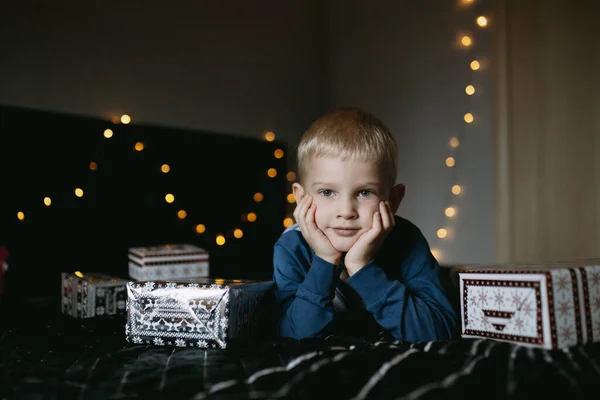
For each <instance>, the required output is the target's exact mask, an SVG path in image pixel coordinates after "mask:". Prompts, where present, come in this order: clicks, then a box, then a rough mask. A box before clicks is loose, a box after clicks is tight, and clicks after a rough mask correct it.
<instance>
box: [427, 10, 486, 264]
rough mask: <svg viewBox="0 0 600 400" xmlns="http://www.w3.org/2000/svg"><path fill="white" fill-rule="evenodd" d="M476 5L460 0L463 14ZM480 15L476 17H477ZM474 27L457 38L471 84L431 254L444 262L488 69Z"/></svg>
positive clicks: (480, 23) (453, 141)
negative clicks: (465, 150)
mask: <svg viewBox="0 0 600 400" xmlns="http://www.w3.org/2000/svg"><path fill="white" fill-rule="evenodd" d="M475 3H476V0H459V4H458V5H459V6H460V8H462V9H463V10H468V9H469V8H470V7H472V6H473V5H474V4H475ZM474 15H476V14H474ZM473 22H474V25H473V27H474V28H475V29H486V28H488V27H489V23H490V21H489V17H487V16H485V15H476V16H475V18H474V21H473ZM473 32H474V31H473V29H472V27H469V28H468V29H467V30H466V31H465V32H459V33H458V35H457V48H458V49H459V50H461V51H462V52H464V53H465V54H466V56H467V57H468V63H465V66H467V65H468V68H469V72H470V74H469V82H468V84H467V85H466V86H465V88H464V95H466V96H467V102H466V104H467V109H466V110H465V111H464V114H463V116H462V120H463V123H462V124H461V128H462V129H460V130H459V132H458V133H457V135H455V136H452V137H451V138H450V139H449V140H448V151H449V154H448V155H447V157H446V159H445V165H446V167H448V168H450V169H451V177H452V183H451V185H450V187H449V189H448V190H447V191H446V193H445V209H444V222H443V223H442V224H441V226H440V227H439V228H438V230H437V231H436V238H435V240H433V241H432V243H431V252H432V254H433V256H434V257H435V258H436V259H437V260H438V261H441V260H443V258H444V254H443V253H442V251H441V250H440V248H439V247H441V245H442V243H441V241H443V240H447V239H449V238H452V237H453V236H454V233H455V232H454V227H455V221H456V217H457V215H458V209H459V207H458V204H459V200H460V198H461V197H462V196H464V192H465V189H466V188H465V185H464V183H463V182H460V181H459V179H458V168H457V162H458V159H459V156H460V152H461V148H462V145H463V144H464V139H465V138H466V136H467V130H468V128H469V127H470V126H472V125H473V124H474V123H475V122H476V121H477V116H476V115H474V112H473V110H472V105H473V104H472V99H473V98H474V95H475V93H476V91H477V90H478V88H477V87H476V86H477V84H476V82H477V79H476V74H478V73H480V72H481V71H482V69H484V67H485V61H484V57H482V56H481V55H477V56H474V54H475V51H474V50H475V39H474V37H475V35H474V34H473Z"/></svg>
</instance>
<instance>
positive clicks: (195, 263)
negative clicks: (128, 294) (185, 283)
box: [128, 243, 209, 281]
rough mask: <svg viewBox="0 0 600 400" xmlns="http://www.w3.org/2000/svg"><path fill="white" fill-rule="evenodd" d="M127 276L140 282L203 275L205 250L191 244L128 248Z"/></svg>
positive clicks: (206, 267)
mask: <svg viewBox="0 0 600 400" xmlns="http://www.w3.org/2000/svg"><path fill="white" fill-rule="evenodd" d="M128 257H129V276H130V277H131V278H132V279H135V280H139V281H153V280H165V279H166V280H168V279H180V278H182V279H185V278H206V277H208V276H209V260H208V251H206V250H204V249H202V248H200V247H198V246H194V245H192V244H188V243H184V244H164V245H159V246H149V247H132V248H130V249H129V254H128Z"/></svg>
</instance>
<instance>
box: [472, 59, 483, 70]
mask: <svg viewBox="0 0 600 400" xmlns="http://www.w3.org/2000/svg"><path fill="white" fill-rule="evenodd" d="M470 66H471V69H472V70H473V71H477V70H478V69H479V67H481V64H480V63H479V61H477V60H473V61H471V65H470Z"/></svg>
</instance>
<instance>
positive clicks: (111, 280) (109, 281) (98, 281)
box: [69, 271, 127, 285]
mask: <svg viewBox="0 0 600 400" xmlns="http://www.w3.org/2000/svg"><path fill="white" fill-rule="evenodd" d="M69 275H71V276H75V277H77V278H79V279H81V280H84V281H86V282H89V283H91V284H92V285H118V284H125V283H127V280H125V279H122V278H119V277H115V276H110V275H106V274H103V273H98V272H85V273H83V272H80V271H75V272H73V273H70V274H69Z"/></svg>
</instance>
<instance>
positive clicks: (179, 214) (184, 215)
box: [177, 210, 187, 219]
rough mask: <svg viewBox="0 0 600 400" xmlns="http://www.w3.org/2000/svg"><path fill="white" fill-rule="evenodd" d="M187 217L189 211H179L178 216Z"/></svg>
mask: <svg viewBox="0 0 600 400" xmlns="http://www.w3.org/2000/svg"><path fill="white" fill-rule="evenodd" d="M186 217H187V211H185V210H179V211H177V218H179V219H185V218H186Z"/></svg>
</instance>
